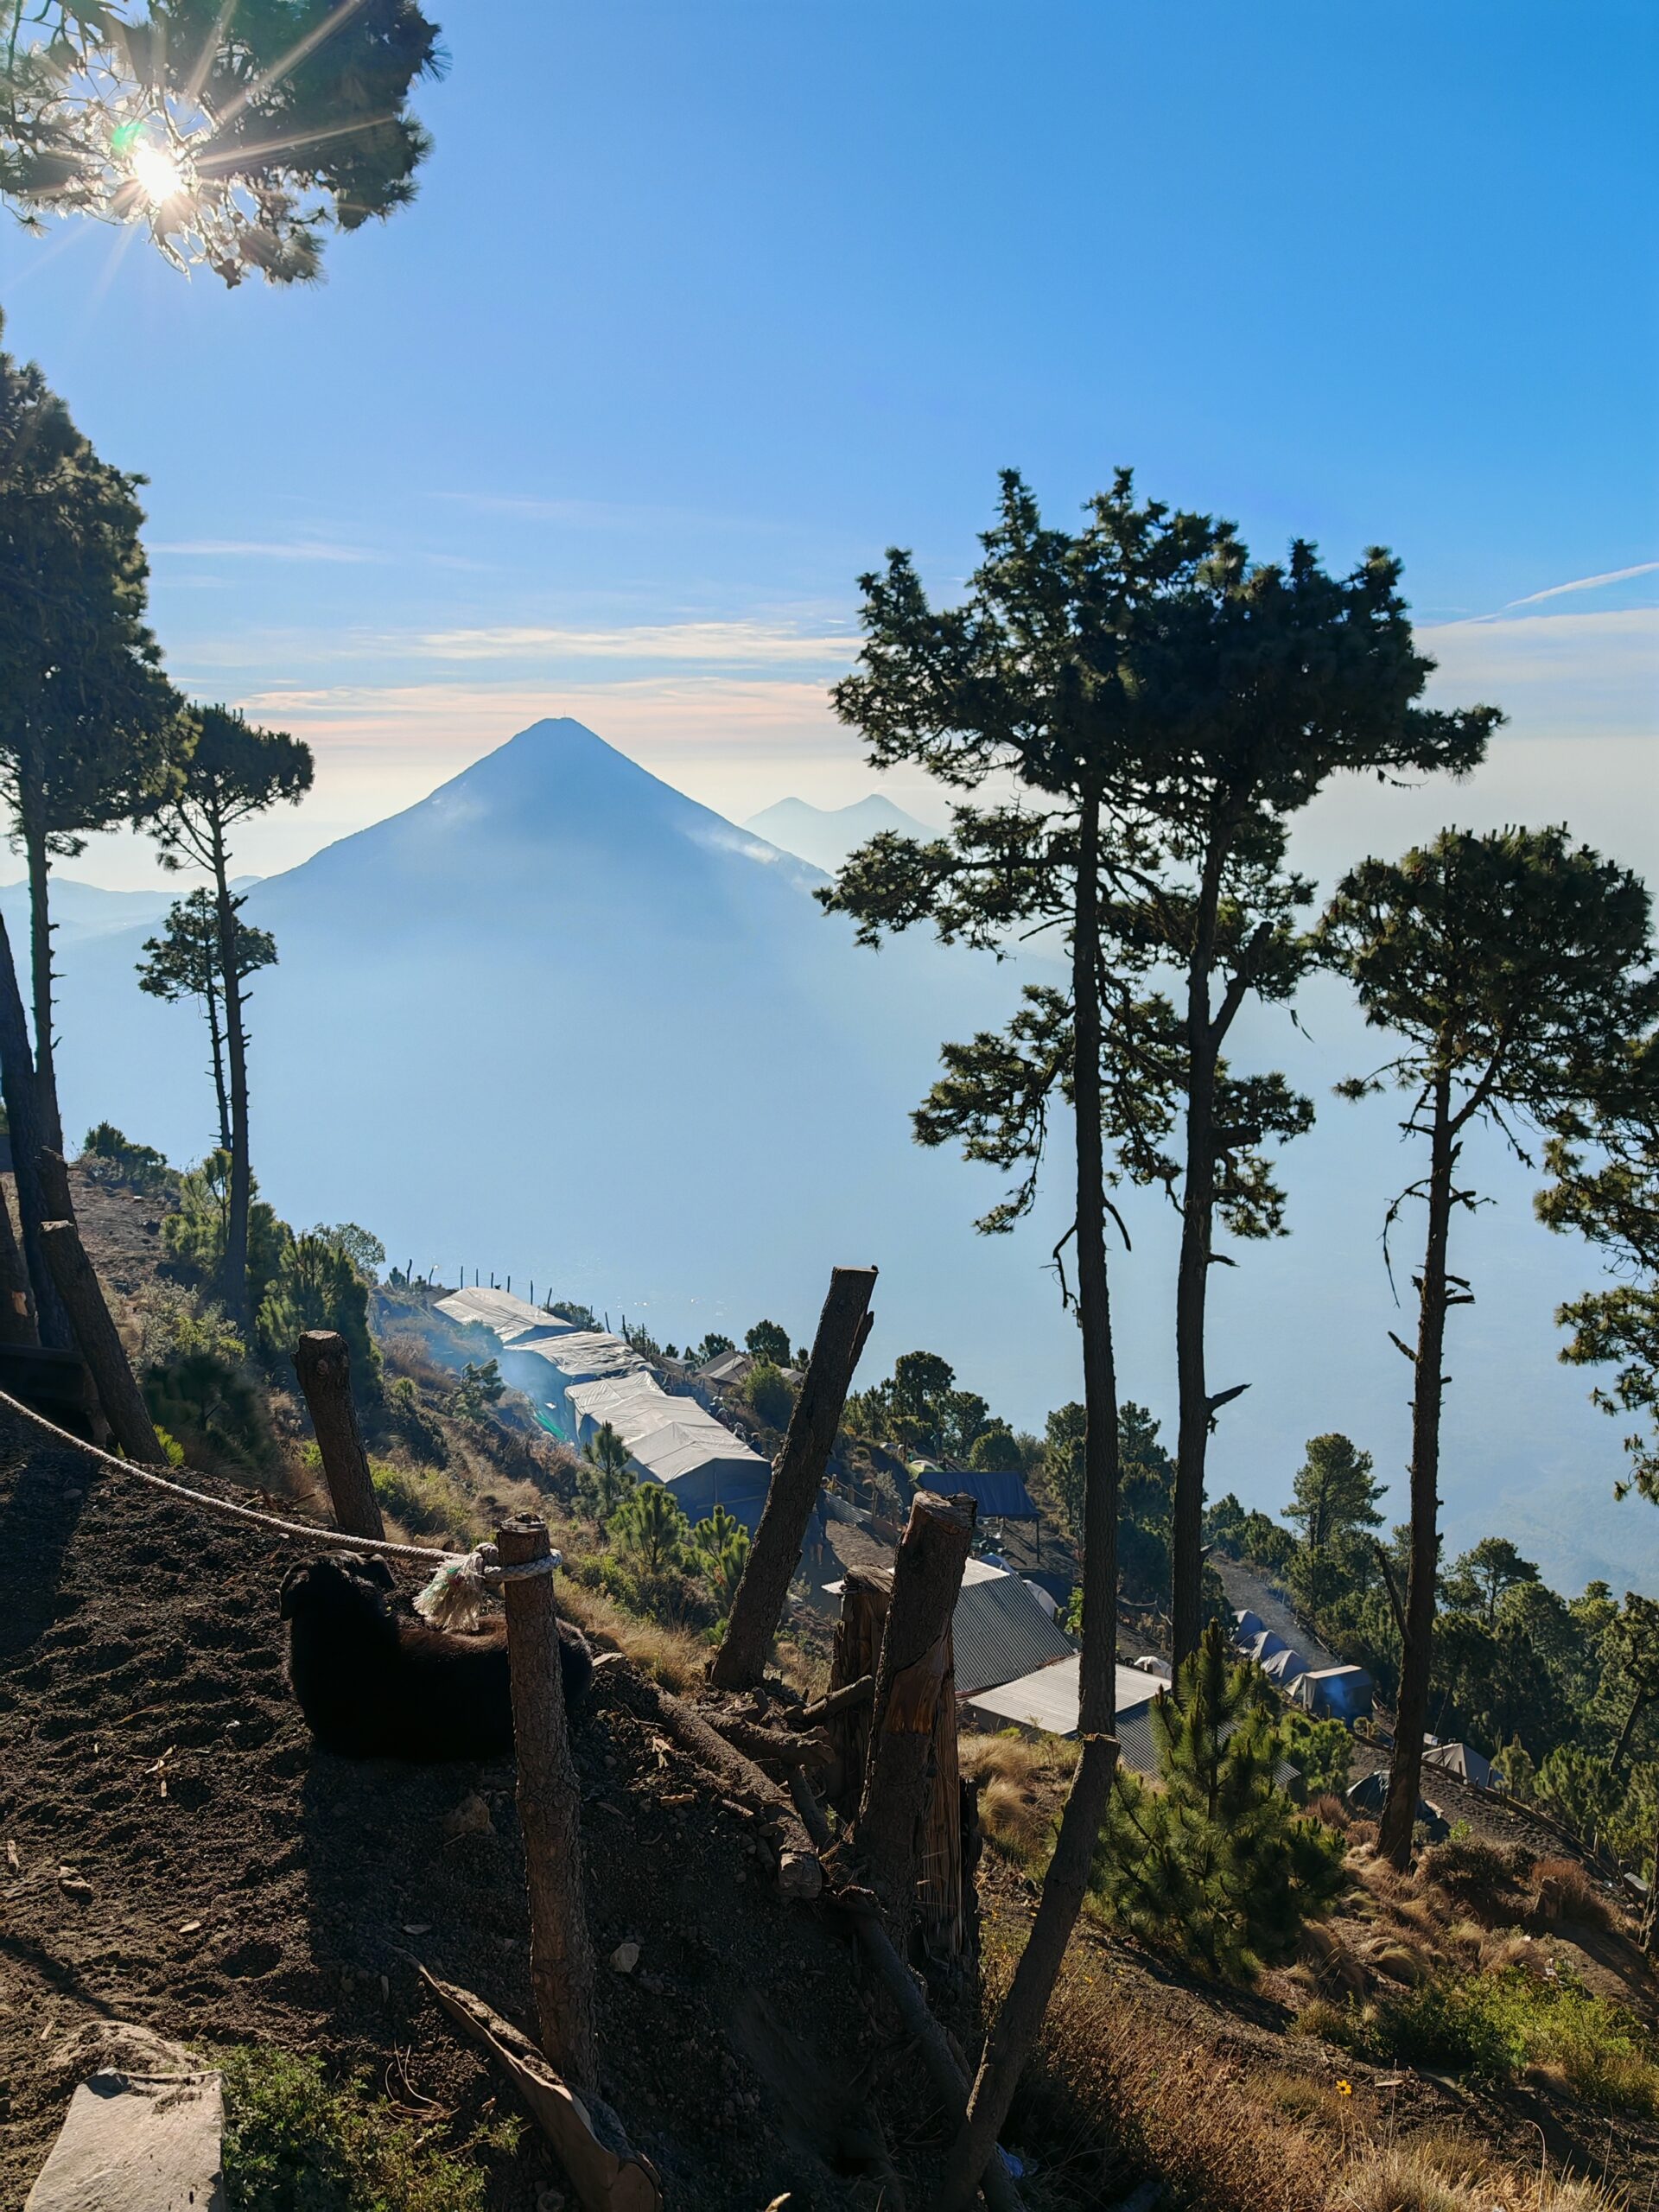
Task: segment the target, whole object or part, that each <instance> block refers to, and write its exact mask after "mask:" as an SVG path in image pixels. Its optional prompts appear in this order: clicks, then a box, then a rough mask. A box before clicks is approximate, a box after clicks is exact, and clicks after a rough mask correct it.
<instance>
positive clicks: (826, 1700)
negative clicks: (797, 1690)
mask: <svg viewBox="0 0 1659 2212" xmlns="http://www.w3.org/2000/svg"><path fill="white" fill-rule="evenodd" d="M874 1695H875V1676H874V1675H860V1676H859V1678H858V1680H857V1681H855V1682H844V1683H843V1684H842V1687H841V1688H840V1689H838V1690H831V1691H830V1692H829V1695H828V1696H827V1697H821V1698H820V1699H819V1700H817V1703H816V1704H815V1705H804V1706H803V1707H801V1719H803V1720H810V1721H813V1722H814V1723H816V1722H818V1721H821V1720H835V1719H838V1718H839V1717H840V1715H841V1714H842V1713H850V1712H851V1711H852V1710H853V1708H854V1707H855V1706H860V1705H868V1703H869V1701H870V1700H871V1699H872V1698H873V1697H874Z"/></svg>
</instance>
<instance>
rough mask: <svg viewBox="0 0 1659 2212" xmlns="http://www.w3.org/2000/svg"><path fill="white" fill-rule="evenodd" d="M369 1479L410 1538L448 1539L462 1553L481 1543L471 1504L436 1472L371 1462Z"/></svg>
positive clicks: (461, 1492)
mask: <svg viewBox="0 0 1659 2212" xmlns="http://www.w3.org/2000/svg"><path fill="white" fill-rule="evenodd" d="M311 1450H313V1451H315V1446H312V1447H311ZM309 1457H310V1452H308V1453H307V1459H309ZM369 1479H370V1481H371V1482H372V1484H374V1494H375V1496H376V1497H378V1499H379V1501H380V1503H381V1504H382V1505H384V1506H385V1509H386V1510H387V1512H388V1513H391V1514H393V1515H395V1516H396V1517H397V1519H398V1520H399V1521H401V1522H403V1524H404V1528H405V1529H408V1530H409V1531H410V1534H411V1535H416V1536H446V1537H449V1538H452V1539H453V1540H454V1542H455V1544H456V1546H457V1548H460V1549H463V1550H464V1549H466V1548H467V1547H468V1546H470V1545H472V1544H473V1543H475V1542H476V1541H478V1540H479V1537H480V1533H481V1530H482V1526H483V1524H482V1522H480V1519H479V1517H478V1514H477V1510H476V1509H475V1508H474V1504H473V1502H472V1500H471V1499H470V1498H469V1497H467V1495H466V1493H465V1491H462V1490H461V1489H460V1488H459V1487H458V1486H457V1484H455V1483H454V1482H453V1481H452V1480H451V1479H450V1478H449V1477H448V1475H445V1474H441V1473H440V1472H439V1471H437V1470H436V1469H435V1468H430V1467H420V1468H411V1467H394V1466H391V1465H388V1464H387V1463H386V1462H385V1461H384V1460H381V1459H372V1460H371V1461H370V1462H369Z"/></svg>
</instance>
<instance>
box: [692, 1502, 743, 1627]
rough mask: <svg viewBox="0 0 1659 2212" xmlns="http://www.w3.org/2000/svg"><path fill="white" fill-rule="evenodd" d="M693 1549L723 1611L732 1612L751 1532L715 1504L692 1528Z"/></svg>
mask: <svg viewBox="0 0 1659 2212" xmlns="http://www.w3.org/2000/svg"><path fill="white" fill-rule="evenodd" d="M691 1549H692V1551H693V1552H694V1554H696V1561H697V1565H698V1567H700V1568H701V1569H702V1576H703V1580H705V1581H706V1582H707V1583H708V1585H709V1588H710V1589H711V1590H712V1591H713V1592H714V1593H715V1604H716V1605H718V1606H719V1607H720V1610H721V1612H722V1613H728V1612H729V1611H731V1607H732V1600H733V1599H734V1597H735V1596H736V1595H737V1586H738V1584H739V1583H740V1582H741V1580H743V1569H744V1567H745V1565H746V1563H747V1560H748V1556H749V1532H748V1530H747V1529H746V1528H745V1527H744V1526H743V1523H742V1522H741V1521H740V1520H739V1519H738V1518H737V1516H735V1515H734V1514H732V1513H728V1511H727V1510H726V1508H725V1507H724V1506H723V1505H718V1504H717V1505H716V1506H715V1510H714V1511H713V1512H712V1513H711V1514H710V1515H709V1517H708V1519H707V1520H704V1521H699V1522H697V1524H696V1527H695V1528H694V1529H692V1531H691Z"/></svg>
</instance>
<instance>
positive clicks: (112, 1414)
mask: <svg viewBox="0 0 1659 2212" xmlns="http://www.w3.org/2000/svg"><path fill="white" fill-rule="evenodd" d="M41 1250H42V1252H43V1253H44V1254H45V1255H46V1263H47V1265H48V1268H50V1269H51V1271H52V1280H53V1282H54V1285H55V1286H56V1288H57V1293H58V1296H59V1297H60V1299H61V1300H63V1306H64V1311H65V1312H66V1313H67V1314H68V1316H69V1322H70V1326H71V1327H72V1328H73V1331H74V1333H75V1342H76V1344H78V1345H79V1347H80V1356H81V1357H82V1358H83V1359H84V1360H85V1361H86V1365H87V1369H88V1370H89V1371H90V1373H91V1375H92V1383H93V1387H94V1388H95V1389H96V1390H97V1392H98V1402H99V1405H101V1406H102V1407H103V1408H104V1418H105V1421H108V1423H109V1424H110V1433H111V1435H112V1436H113V1437H114V1439H115V1440H116V1442H117V1443H118V1445H119V1446H120V1447H121V1449H122V1451H124V1452H125V1453H126V1455H127V1457H128V1459H134V1460H137V1461H139V1462H140V1463H141V1464H143V1465H146V1466H151V1467H161V1466H165V1465H166V1464H167V1454H166V1453H165V1452H163V1451H162V1442H161V1439H160V1438H159V1437H158V1436H157V1435H156V1424H155V1422H154V1421H151V1419H150V1417H149V1407H148V1406H147V1405H146V1404H145V1403H144V1394H143V1391H142V1390H141V1389H139V1388H138V1385H137V1382H136V1381H135V1380H134V1378H133V1372H132V1368H131V1366H130V1363H129V1362H128V1359H127V1353H126V1347H125V1346H124V1344H123V1343H122V1341H121V1338H120V1334H119V1332H118V1330H117V1328H116V1325H115V1323H114V1322H113V1321H112V1320H111V1319H110V1309H109V1307H108V1306H106V1305H105V1303H104V1292H103V1289H102V1287H100V1285H99V1280H98V1276H97V1274H95V1273H94V1272H93V1268H92V1262H91V1261H90V1260H89V1259H88V1258H87V1257H86V1251H85V1249H84V1248H83V1247H82V1244H81V1241H80V1231H79V1230H78V1229H77V1228H76V1227H75V1224H74V1223H73V1221H43V1222H42V1223H41Z"/></svg>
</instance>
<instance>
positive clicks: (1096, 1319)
mask: <svg viewBox="0 0 1659 2212" xmlns="http://www.w3.org/2000/svg"><path fill="white" fill-rule="evenodd" d="M1081 829H1082V835H1081V837H1080V839H1079V849H1078V855H1077V901H1076V910H1075V914H1074V919H1073V930H1072V940H1071V988H1072V997H1073V1001H1074V1003H1073V1009H1072V1037H1073V1056H1072V1068H1071V1086H1072V1097H1073V1100H1074V1102H1075V1104H1076V1109H1077V1320H1078V1325H1079V1326H1080V1328H1081V1330H1082V1332H1083V1395H1084V1407H1085V1408H1086V1409H1087V1414H1088V1422H1087V1427H1086V1428H1085V1430H1084V1485H1085V1487H1084V1508H1083V1521H1084V1533H1083V1656H1082V1659H1081V1661H1080V1662H1079V1673H1080V1681H1081V1689H1082V1701H1081V1709H1080V1712H1079V1714H1078V1721H1077V1733H1078V1736H1079V1738H1080V1739H1081V1741H1082V1745H1083V1756H1082V1758H1080V1760H1079V1761H1078V1763H1077V1773H1076V1774H1075V1776H1074V1777H1072V1782H1071V1792H1070V1794H1069V1795H1068V1796H1067V1798H1066V1801H1065V1811H1064V1813H1062V1815H1060V1827H1059V1834H1058V1837H1057V1838H1056V1840H1055V1845H1054V1855H1053V1857H1052V1859H1051V1860H1050V1862H1049V1867H1048V1872H1047V1873H1046V1876H1045V1877H1044V1880H1043V1893H1042V1896H1041V1897H1040V1898H1039V1901H1038V1905H1037V1913H1036V1917H1035V1918H1034V1919H1033V1923H1032V1928H1031V1934H1030V1936H1028V1938H1027V1942H1026V1948H1025V1949H1024V1951H1023V1952H1022V1953H1021V1954H1020V1963H1019V1965H1018V1966H1017V1967H1015V1968H1014V1980H1013V1981H1012V1982H1011V1983H1010V1984H1009V1986H1008V1993H1007V1996H1006V1997H1005V1998H1004V1999H1003V2001H1002V2005H1001V2009H1000V2011H999V2012H998V2013H997V2016H996V2018H995V2021H994V2022H993V2023H992V2025H991V2030H990V2032H989V2034H988V2036H987V2037H986V2038H985V2049H984V2054H983V2056H982V2058H981V2060H980V2063H979V2071H978V2073H977V2075H976V2077H975V2081H974V2087H973V2094H972V2095H971V2096H970V2097H969V2102H968V2114H967V2118H966V2119H965V2120H964V2121H963V2126H962V2128H961V2131H960V2132H959V2133H958V2134H957V2139H956V2140H955V2142H954V2143H953V2144H952V2145H951V2146H950V2156H949V2158H947V2160H946V2162H945V2171H944V2182H943V2183H942V2185H941V2187H940V2190H939V2193H938V2196H937V2197H936V2198H935V2199H934V2203H933V2208H932V2212H967V2208H968V2207H969V2206H970V2205H971V2204H972V2203H973V2202H974V2201H975V2198H976V2193H977V2190H978V2183H979V2177H980V2176H981V2175H982V2173H983V2172H984V2171H985V2169H986V2167H987V2166H988V2164H990V2162H991V2160H992V2159H993V2158H995V2157H997V2156H998V2155H999V2153H998V2152H997V2148H996V2139H997V2137H998V2135H999V2134H1000V2133H1001V2128H1002V2123H1003V2121H1004V2120H1006V2119H1007V2115H1008V2107H1009V2106H1010V2105H1011V2104H1012V2103H1013V2101H1014V2091H1015V2089H1016V2088H1018V2087H1019V2084H1020V2075H1021V2074H1022V2073H1023V2072H1024V2071H1025V2068H1026V2063H1027V2060H1028V2059H1029V2058H1030V2056H1031V2053H1032V2050H1033V2046H1034V2044H1035V2043H1036V2040H1037V2035H1038V2031H1039V2029H1040V2028H1041V2026H1042V2024H1043V2015H1044V2013H1045V2012H1046V2011H1047V2010H1048V2001H1049V1999H1050V1998H1051V1997H1052V1994H1053V1991H1054V1984H1055V1982H1056V1981H1057V1980H1058V1977H1059V1972H1060V1967H1061V1964H1062V1962H1063V1961H1064V1960H1065V1947H1066V1945H1067V1943H1068V1942H1070V1941H1071V1930H1072V1929H1073V1928H1074V1927H1075V1926H1076V1925H1077V1915H1078V1913H1079V1912H1080V1911H1081V1910H1082V1909H1083V1900H1084V1896H1085V1895H1086V1893H1087V1891H1088V1886H1089V1875H1090V1868H1091V1866H1093V1863H1094V1853H1095V1845H1096V1841H1097V1840H1098V1838H1099V1835H1100V1826H1101V1822H1102V1821H1103V1819H1104V1818H1105V1815H1106V1802H1107V1798H1108V1796H1109V1792H1110V1789H1111V1785H1112V1770H1113V1768H1114V1767H1115V1765H1116V1761H1117V1745H1116V1741H1115V1740H1114V1738H1113V1734H1112V1728H1113V1723H1114V1721H1115V1719H1116V1708H1117V1700H1116V1681H1117V1674H1116V1662H1117V1493H1118V1478H1119V1452H1118V1433H1117V1371H1116V1357H1115V1355H1114V1351H1113V1347H1112V1314H1111V1301H1110V1296H1109V1286H1108V1281H1107V1273H1106V1166H1105V1139H1104V1135H1103V1131H1102V1128H1101V1089H1100V1053H1101V1022H1100V987H1099V978H1098V976H1097V973H1096V965H1097V963H1098V960H1099V957H1100V916H1099V895H1100V894H1099V867H1100V801H1099V799H1098V798H1096V797H1095V796H1094V795H1092V794H1091V795H1090V796H1089V797H1088V798H1085V799H1084V805H1083V815H1082V824H1081Z"/></svg>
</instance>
